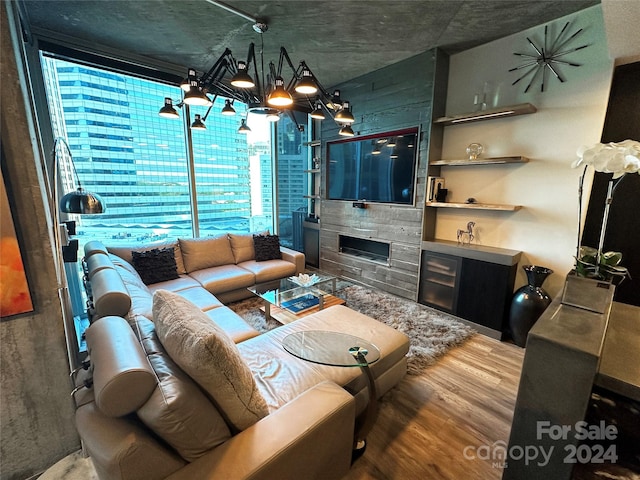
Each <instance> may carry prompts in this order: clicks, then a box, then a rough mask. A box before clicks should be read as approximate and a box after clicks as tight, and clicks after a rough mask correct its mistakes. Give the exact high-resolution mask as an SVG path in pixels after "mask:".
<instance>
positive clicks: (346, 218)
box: [320, 49, 449, 301]
mask: <svg viewBox="0 0 640 480" xmlns="http://www.w3.org/2000/svg"><path fill="white" fill-rule="evenodd" d="M448 64H449V60H448V56H447V55H446V54H445V53H444V52H442V51H441V50H439V49H432V50H429V51H427V52H425V53H422V54H420V55H417V56H415V57H412V58H410V59H407V60H403V61H401V62H398V63H396V64H394V65H391V66H389V67H385V68H382V69H380V70H377V71H375V72H372V73H369V74H367V75H363V76H361V77H358V78H356V79H353V80H351V81H349V82H346V83H344V84H341V85H338V86H337V87H336V88H338V89H340V92H341V97H342V98H343V99H345V100H349V101H350V102H351V105H352V106H353V115H354V116H355V118H356V123H355V124H354V125H353V129H354V131H355V132H356V135H369V134H374V133H383V132H387V131H392V130H399V129H403V128H410V127H415V126H418V127H419V128H420V142H419V157H418V166H417V182H416V195H415V205H414V206H406V205H389V204H378V203H367V208H366V209H358V208H353V206H352V202H350V201H339V200H327V199H326V192H327V186H326V162H327V157H326V154H327V149H326V142H327V141H332V140H338V139H341V138H343V137H340V136H339V135H338V130H339V127H337V126H336V125H335V123H334V122H332V121H323V123H322V134H321V140H322V147H321V149H322V151H321V154H322V159H323V165H322V172H321V197H322V198H321V200H320V202H321V208H320V212H321V219H320V225H321V226H320V268H321V269H322V270H324V271H327V272H330V273H334V274H336V275H340V276H342V277H344V278H348V279H352V280H354V281H356V282H359V283H362V284H365V285H370V286H372V287H375V288H379V289H381V290H384V291H387V292H390V293H393V294H396V295H399V296H401V297H405V298H409V299H411V300H414V301H415V300H417V297H418V282H419V278H420V257H421V255H420V244H421V241H422V239H423V232H429V231H433V225H431V226H425V225H424V224H423V223H424V202H425V195H426V178H427V167H428V163H429V154H431V155H434V151H433V149H434V148H435V149H436V150H438V149H439V148H440V146H441V144H442V139H441V138H437V139H433V141H432V138H431V137H432V134H431V127H432V124H431V122H432V118H434V117H435V116H440V115H443V114H444V102H445V99H446V84H447V77H448ZM434 107H436V108H435V111H434ZM439 135H440V136H441V129H440V134H439ZM436 136H438V135H436ZM434 220H435V219H433V220H431V221H434ZM339 235H349V236H352V237H358V238H365V239H371V240H377V241H381V242H388V243H390V259H389V265H385V264H382V263H378V262H374V261H371V260H367V259H363V258H359V257H355V256H350V255H347V254H342V253H340V251H339V248H338V236H339Z"/></svg>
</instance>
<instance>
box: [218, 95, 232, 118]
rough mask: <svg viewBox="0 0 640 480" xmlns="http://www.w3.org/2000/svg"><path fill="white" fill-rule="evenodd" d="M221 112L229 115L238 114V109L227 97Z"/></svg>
mask: <svg viewBox="0 0 640 480" xmlns="http://www.w3.org/2000/svg"><path fill="white" fill-rule="evenodd" d="M220 113H222V115H228V116H231V115H235V114H236V109H235V108H233V105H232V104H231V100H229V99H228V98H227V99H226V100H225V101H224V107H222V110H220Z"/></svg>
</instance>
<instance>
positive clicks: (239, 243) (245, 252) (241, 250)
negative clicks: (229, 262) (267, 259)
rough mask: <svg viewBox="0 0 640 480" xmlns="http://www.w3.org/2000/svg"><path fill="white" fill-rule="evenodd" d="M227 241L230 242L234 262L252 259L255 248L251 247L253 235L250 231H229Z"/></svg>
mask: <svg viewBox="0 0 640 480" xmlns="http://www.w3.org/2000/svg"><path fill="white" fill-rule="evenodd" d="M229 241H230V242H231V250H232V251H233V256H234V257H235V259H236V263H242V262H247V261H249V260H253V258H254V257H255V250H254V249H253V235H252V234H251V233H245V234H236V233H230V234H229Z"/></svg>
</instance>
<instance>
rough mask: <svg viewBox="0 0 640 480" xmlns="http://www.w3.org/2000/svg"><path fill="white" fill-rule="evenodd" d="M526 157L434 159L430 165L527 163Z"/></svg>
mask: <svg viewBox="0 0 640 480" xmlns="http://www.w3.org/2000/svg"><path fill="white" fill-rule="evenodd" d="M528 161H529V159H528V158H527V157H493V158H478V159H476V160H469V159H466V160H435V161H433V162H431V165H435V166H452V167H454V166H465V167H466V166H472V165H492V164H495V165H504V164H506V163H527V162H528Z"/></svg>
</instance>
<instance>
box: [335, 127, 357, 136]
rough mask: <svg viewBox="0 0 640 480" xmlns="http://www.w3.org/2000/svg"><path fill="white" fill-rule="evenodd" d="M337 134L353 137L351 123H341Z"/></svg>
mask: <svg viewBox="0 0 640 480" xmlns="http://www.w3.org/2000/svg"><path fill="white" fill-rule="evenodd" d="M338 134H339V135H342V136H343V137H353V136H354V135H355V133H354V131H353V128H351V125H343V127H342V128H341V129H340V131H339V132H338Z"/></svg>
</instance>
